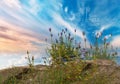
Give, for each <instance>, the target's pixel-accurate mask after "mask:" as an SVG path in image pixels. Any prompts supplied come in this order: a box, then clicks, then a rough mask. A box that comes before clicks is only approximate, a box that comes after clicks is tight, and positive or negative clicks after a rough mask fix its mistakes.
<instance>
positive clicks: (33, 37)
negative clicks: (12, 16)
mask: <svg viewBox="0 0 120 84" xmlns="http://www.w3.org/2000/svg"><path fill="white" fill-rule="evenodd" d="M0 26H1V27H2V31H0V47H1V48H0V52H21V51H26V50H31V51H32V50H33V51H34V50H37V49H38V47H39V46H37V45H34V44H32V41H35V42H37V43H39V44H45V42H44V41H43V40H41V39H42V38H44V37H42V38H41V37H40V36H41V35H40V34H37V33H35V32H32V31H30V30H27V29H23V28H21V27H18V26H15V25H13V24H10V23H7V22H6V21H3V20H0ZM4 30H6V31H5V32H4ZM11 48H12V49H11Z"/></svg>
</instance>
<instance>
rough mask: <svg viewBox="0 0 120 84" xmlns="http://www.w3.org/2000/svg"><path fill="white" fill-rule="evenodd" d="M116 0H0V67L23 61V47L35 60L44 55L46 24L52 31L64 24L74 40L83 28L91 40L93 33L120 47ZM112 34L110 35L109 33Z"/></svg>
mask: <svg viewBox="0 0 120 84" xmlns="http://www.w3.org/2000/svg"><path fill="white" fill-rule="evenodd" d="M119 3H120V1H119V0H101V1H98V0H66V1H65V0H29V1H28V0H1V2H0V69H2V68H6V67H10V66H12V65H17V66H19V65H27V60H26V59H25V57H26V56H27V54H26V52H27V50H28V51H29V52H30V54H31V56H35V64H43V63H44V62H43V59H42V57H44V56H47V54H46V51H45V50H46V47H47V46H48V45H49V43H46V41H45V39H46V38H47V39H49V37H50V34H49V28H51V29H52V32H53V33H54V35H57V33H58V32H60V31H61V30H62V29H64V28H67V29H68V31H69V32H70V33H71V34H72V35H74V34H75V33H74V30H75V29H76V30H77V32H76V37H77V40H82V39H83V36H82V32H83V31H84V32H86V37H87V42H88V43H91V44H93V43H94V37H95V35H96V33H99V32H102V36H103V37H107V38H108V41H110V42H111V45H113V46H114V47H118V48H119V47H120V5H119ZM111 34H112V37H109V36H110V35H111Z"/></svg>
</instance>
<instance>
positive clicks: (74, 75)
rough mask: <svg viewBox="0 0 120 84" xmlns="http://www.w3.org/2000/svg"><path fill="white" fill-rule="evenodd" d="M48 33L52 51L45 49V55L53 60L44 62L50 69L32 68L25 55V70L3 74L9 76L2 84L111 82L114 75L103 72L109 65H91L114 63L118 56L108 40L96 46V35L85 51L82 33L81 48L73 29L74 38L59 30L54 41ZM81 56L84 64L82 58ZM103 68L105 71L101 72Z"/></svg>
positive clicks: (65, 30)
mask: <svg viewBox="0 0 120 84" xmlns="http://www.w3.org/2000/svg"><path fill="white" fill-rule="evenodd" d="M49 32H50V39H51V47H50V48H48V49H47V53H48V54H49V56H51V57H52V60H47V59H46V58H45V59H44V62H45V63H50V65H49V66H47V65H45V66H40V67H38V66H34V56H32V57H31V56H30V55H29V52H28V51H27V57H26V59H27V60H28V67H24V68H21V67H20V68H18V67H17V68H16V67H13V68H12V69H8V70H4V71H3V72H7V73H9V74H7V76H6V77H5V79H1V80H2V83H3V84H107V83H109V81H110V80H112V79H114V78H109V75H110V76H111V73H113V72H108V73H107V74H106V72H105V71H106V70H107V69H108V70H109V69H110V68H106V67H108V65H107V66H106V67H104V65H102V66H101V65H98V64H96V63H95V62H94V61H95V60H96V59H100V60H101V59H102V60H113V59H114V57H115V56H116V55H117V52H116V51H115V52H110V48H111V47H110V46H111V45H110V42H108V41H107V38H105V37H104V39H103V41H102V42H101V43H100V44H99V40H100V37H102V36H101V35H98V34H97V35H96V37H95V44H94V45H89V47H87V38H86V36H85V32H83V37H84V38H83V41H84V44H81V43H80V42H77V41H76V38H77V37H76V32H77V31H76V29H75V35H73V36H72V35H71V34H70V33H69V31H68V30H67V29H62V31H61V32H60V33H59V34H58V39H54V35H53V34H52V29H51V28H50V29H49ZM102 43H103V44H102ZM82 55H84V59H85V60H83V58H82V57H81V56H82ZM86 60H92V61H93V62H91V61H90V62H88V61H86ZM51 63H52V64H51ZM104 68H106V69H105V70H103V71H100V70H101V69H104ZM113 71H115V69H114V70H113ZM3 72H2V73H3ZM115 73H116V72H115ZM2 76H4V75H2ZM1 78H3V77H1Z"/></svg>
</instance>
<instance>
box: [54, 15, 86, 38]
mask: <svg viewBox="0 0 120 84" xmlns="http://www.w3.org/2000/svg"><path fill="white" fill-rule="evenodd" d="M53 17H56V18H54V20H55V23H59V25H63V26H64V27H66V28H68V30H69V31H70V32H71V33H72V34H75V32H74V29H75V28H77V27H76V26H75V25H73V24H70V23H68V22H67V21H65V20H63V18H62V17H61V16H60V15H58V14H55V13H54V14H53ZM76 35H77V36H79V37H80V38H84V37H83V35H82V31H81V30H80V29H78V28H77V32H76Z"/></svg>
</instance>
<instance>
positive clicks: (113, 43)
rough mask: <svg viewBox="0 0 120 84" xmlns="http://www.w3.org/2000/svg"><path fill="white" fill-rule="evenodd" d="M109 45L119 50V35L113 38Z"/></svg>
mask: <svg viewBox="0 0 120 84" xmlns="http://www.w3.org/2000/svg"><path fill="white" fill-rule="evenodd" d="M111 45H113V46H114V47H117V48H120V35H118V36H114V38H113V40H112V41H111Z"/></svg>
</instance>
